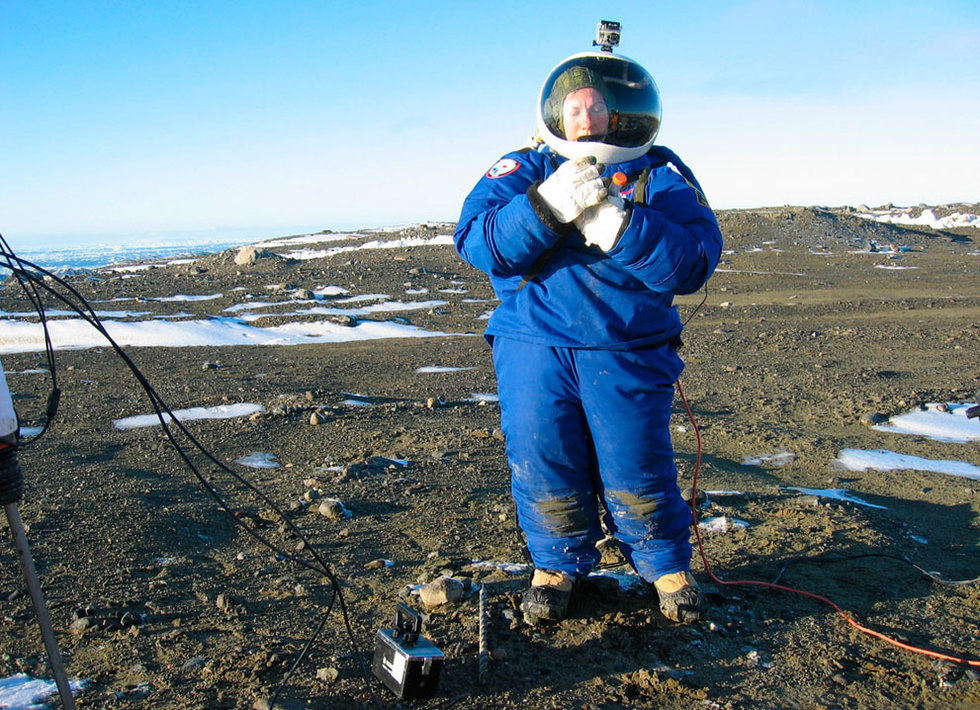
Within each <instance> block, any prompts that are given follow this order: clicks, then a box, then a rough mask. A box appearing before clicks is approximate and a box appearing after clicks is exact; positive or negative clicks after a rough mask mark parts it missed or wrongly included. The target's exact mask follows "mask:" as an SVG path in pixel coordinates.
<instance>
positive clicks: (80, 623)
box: [68, 616, 94, 634]
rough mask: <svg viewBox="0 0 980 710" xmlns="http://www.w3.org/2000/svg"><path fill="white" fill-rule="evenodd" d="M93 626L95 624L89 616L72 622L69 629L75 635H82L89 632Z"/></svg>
mask: <svg viewBox="0 0 980 710" xmlns="http://www.w3.org/2000/svg"><path fill="white" fill-rule="evenodd" d="M93 625H94V622H93V621H92V619H90V618H89V617H87V616H82V617H80V618H78V619H75V620H74V621H73V622H71V626H69V627H68V629H69V630H70V631H71V632H72V633H73V634H81V633H84V632H85V631H87V630H88V629H90V628H92V626H93Z"/></svg>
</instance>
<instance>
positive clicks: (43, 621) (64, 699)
mask: <svg viewBox="0 0 980 710" xmlns="http://www.w3.org/2000/svg"><path fill="white" fill-rule="evenodd" d="M2 372H3V371H2V370H0V373H2ZM3 509H4V511H5V512H6V513H7V521H8V522H9V523H10V532H11V533H13V536H14V546H15V547H16V548H17V552H18V553H19V554H20V564H21V567H23V568H24V578H25V579H26V580H27V589H28V591H29V592H30V593H31V603H32V604H33V605H34V615H35V616H36V617H37V621H38V624H40V626H41V638H42V639H43V640H44V648H45V649H47V652H48V662H49V663H50V664H51V670H52V672H53V673H54V680H55V683H57V685H58V694H59V695H60V696H61V704H62V706H63V707H64V708H65V710H75V696H73V695H72V694H71V685H70V684H69V683H68V676H67V675H65V666H64V665H63V664H62V662H61V652H60V651H59V650H58V641H57V640H56V639H55V637H54V630H53V629H52V627H51V617H50V616H49V615H48V607H47V605H46V604H45V603H44V595H43V594H42V593H41V583H40V582H39V581H38V578H37V571H36V570H35V569H34V558H33V557H31V548H30V546H29V545H28V544H27V533H26V531H25V530H24V523H23V522H22V521H21V519H20V511H18V510H17V504H16V503H7V504H6V505H5V506H4V507H3Z"/></svg>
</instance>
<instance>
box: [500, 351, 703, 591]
mask: <svg viewBox="0 0 980 710" xmlns="http://www.w3.org/2000/svg"><path fill="white" fill-rule="evenodd" d="M492 346H493V362H494V368H495V369H496V373H497V391H498V394H499V397H500V407H501V427H502V429H503V432H504V435H505V437H506V441H507V458H508V461H509V464H510V469H511V490H512V494H513V496H514V501H515V503H516V505H517V515H518V521H519V523H520V526H521V529H522V530H523V532H524V534H525V536H526V538H527V544H528V549H529V551H530V553H531V558H532V560H533V561H534V565H535V567H537V568H539V569H550V570H561V571H563V572H566V573H567V574H570V575H572V576H582V575H585V574H588V573H589V571H591V570H592V569H593V568H594V567H595V565H596V564H597V563H598V561H599V557H600V553H599V551H598V550H597V549H596V547H595V543H596V541H598V540H599V539H601V538H602V536H603V533H602V527H601V525H600V502H601V503H602V507H604V509H605V513H604V515H603V520H602V522H603V523H604V524H605V526H606V529H607V530H608V531H609V532H610V533H612V534H613V535H614V536H615V537H616V538H617V539H618V541H619V543H620V547H621V549H622V551H623V553H624V555H625V556H626V558H627V559H628V560H629V561H630V562H631V564H632V565H633V567H634V568H635V569H636V571H637V572H638V573H639V575H640V576H641V577H642V578H643V579H645V580H647V581H649V582H652V581H653V580H654V579H656V578H657V577H659V576H661V575H663V574H668V573H671V572H681V571H684V570H687V569H689V567H690V561H691V544H690V525H691V510H690V508H689V506H688V505H687V504H686V503H685V502H684V500H683V499H682V498H681V495H680V490H679V488H678V486H677V469H676V467H675V465H674V452H673V447H672V445H671V441H670V412H671V404H672V402H673V397H674V382H675V381H676V380H677V378H678V377H679V376H680V373H681V371H682V370H683V367H684V365H683V362H682V360H681V359H680V357H678V355H677V353H676V351H675V349H674V348H673V347H671V346H669V345H664V346H660V347H653V348H642V349H634V350H625V351H617V350H592V349H582V348H565V347H550V346H544V345H538V344H532V343H526V342H522V341H519V340H514V339H512V338H506V337H500V336H497V337H494V338H493V339H492Z"/></svg>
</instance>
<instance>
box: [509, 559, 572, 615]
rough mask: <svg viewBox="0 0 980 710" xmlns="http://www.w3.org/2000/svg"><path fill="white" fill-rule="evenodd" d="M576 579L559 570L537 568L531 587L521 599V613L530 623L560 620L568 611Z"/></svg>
mask: <svg viewBox="0 0 980 710" xmlns="http://www.w3.org/2000/svg"><path fill="white" fill-rule="evenodd" d="M574 582H575V580H573V579H572V578H571V577H570V576H569V575H567V574H565V573H564V572H559V571H557V570H546V569H536V570H534V576H533V577H532V578H531V587H530V588H529V589H528V590H527V591H526V592H524V596H523V597H522V599H521V613H523V614H524V619H525V620H526V621H527V622H528V623H529V624H536V623H538V621H540V620H542V619H545V620H547V621H560V620H561V619H564V618H565V614H566V613H567V611H568V601H569V599H571V597H572V587H573V586H574Z"/></svg>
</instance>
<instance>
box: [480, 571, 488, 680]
mask: <svg viewBox="0 0 980 710" xmlns="http://www.w3.org/2000/svg"><path fill="white" fill-rule="evenodd" d="M479 613H480V647H479V652H480V656H479V665H478V669H479V679H480V683H483V682H484V681H485V680H486V678H487V656H488V649H487V585H485V584H481V585H480V611H479Z"/></svg>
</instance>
